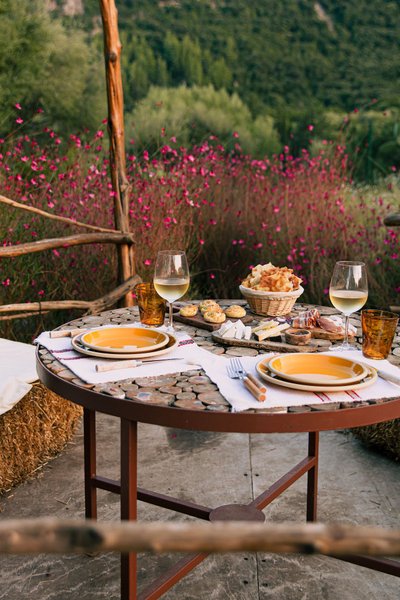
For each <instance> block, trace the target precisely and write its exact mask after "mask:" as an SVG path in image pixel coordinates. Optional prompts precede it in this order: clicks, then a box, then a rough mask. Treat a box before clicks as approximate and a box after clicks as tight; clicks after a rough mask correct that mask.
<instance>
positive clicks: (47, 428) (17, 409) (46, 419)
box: [0, 383, 82, 494]
mask: <svg viewBox="0 0 400 600" xmlns="http://www.w3.org/2000/svg"><path fill="white" fill-rule="evenodd" d="M81 414H82V409H81V407H79V406H76V405H75V404H72V403H71V402H69V401H68V400H64V399H63V398H60V397H59V396H57V395H56V394H54V393H53V392H51V391H50V390H48V389H47V388H46V387H45V386H43V385H42V384H40V383H38V384H35V385H34V386H33V388H32V389H31V391H30V392H29V393H28V394H27V395H26V396H25V397H24V398H23V399H22V400H20V402H18V404H16V405H15V406H14V408H13V409H11V410H10V411H8V412H6V413H5V414H4V415H1V416H0V456H1V461H0V494H1V493H4V492H5V491H7V490H9V489H10V488H11V487H13V486H15V485H17V484H18V483H21V482H22V481H24V480H25V479H26V478H27V477H29V476H32V475H33V473H34V472H35V471H37V470H38V468H40V466H42V465H43V464H44V463H46V462H47V461H48V460H49V459H51V458H53V457H54V456H56V455H57V454H58V453H59V452H60V451H61V450H62V449H63V448H64V446H65V444H66V443H67V442H68V440H69V439H70V438H71V436H72V435H73V433H74V431H75V429H76V427H77V425H78V422H79V420H80V417H81Z"/></svg>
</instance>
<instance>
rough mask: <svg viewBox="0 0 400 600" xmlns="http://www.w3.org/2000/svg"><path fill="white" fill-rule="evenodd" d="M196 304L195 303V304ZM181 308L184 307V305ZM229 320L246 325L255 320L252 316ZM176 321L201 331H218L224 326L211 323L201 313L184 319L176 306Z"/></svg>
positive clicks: (230, 318)
mask: <svg viewBox="0 0 400 600" xmlns="http://www.w3.org/2000/svg"><path fill="white" fill-rule="evenodd" d="M193 304H194V303H193ZM181 306H184V305H183V304H182V305H181ZM226 319H227V320H228V319H229V321H232V322H233V323H235V322H236V321H242V322H243V323H244V324H246V323H251V322H252V321H253V320H254V317H253V316H252V315H245V316H244V317H242V318H240V319H233V318H232V317H227V318H226ZM174 321H178V322H179V323H186V325H191V326H192V327H198V328H199V329H206V330H207V331H216V330H217V329H219V328H220V327H221V325H222V323H209V322H208V321H205V320H204V319H203V315H202V314H201V313H200V311H199V312H198V313H197V315H195V316H194V317H183V316H182V315H181V314H179V308H175V306H174Z"/></svg>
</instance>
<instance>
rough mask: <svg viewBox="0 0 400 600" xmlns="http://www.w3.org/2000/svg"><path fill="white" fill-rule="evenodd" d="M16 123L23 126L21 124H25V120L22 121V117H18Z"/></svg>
mask: <svg viewBox="0 0 400 600" xmlns="http://www.w3.org/2000/svg"><path fill="white" fill-rule="evenodd" d="M15 122H16V123H18V125H21V123H23V122H24V120H23V119H21V117H18V119H15Z"/></svg>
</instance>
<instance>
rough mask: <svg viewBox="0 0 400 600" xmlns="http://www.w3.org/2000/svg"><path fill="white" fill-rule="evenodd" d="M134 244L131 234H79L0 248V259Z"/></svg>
mask: <svg viewBox="0 0 400 600" xmlns="http://www.w3.org/2000/svg"><path fill="white" fill-rule="evenodd" d="M95 243H98V244H128V245H132V244H134V239H133V234H131V233H118V232H115V233H81V234H76V235H70V236H66V237H62V238H54V239H48V240H39V241H37V242H29V243H27V244H18V245H16V246H4V247H2V248H0V257H4V258H5V257H7V258H11V257H14V256H23V255H24V254H31V253H32V252H42V251H43V250H51V249H53V248H68V247H70V246H81V245H84V244H95Z"/></svg>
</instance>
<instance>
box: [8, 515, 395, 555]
mask: <svg viewBox="0 0 400 600" xmlns="http://www.w3.org/2000/svg"><path fill="white" fill-rule="evenodd" d="M112 551H114V552H124V553H125V552H156V553H162V552H196V553H197V552H256V551H257V552H258V551H260V552H274V553H303V554H325V555H330V556H338V557H340V556H345V555H353V554H362V555H370V556H399V555H400V530H399V529H397V530H388V529H382V528H379V527H361V526H353V525H340V524H332V525H325V524H322V523H307V524H300V525H299V524H296V523H282V524H278V525H272V524H261V523H249V522H242V523H241V522H221V523H163V522H154V523H137V522H127V521H123V522H113V523H99V522H97V521H89V520H86V521H69V520H68V521H62V520H57V519H54V518H40V519H28V520H10V521H3V522H0V554H28V553H41V552H46V553H63V554H65V553H93V552H112Z"/></svg>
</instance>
